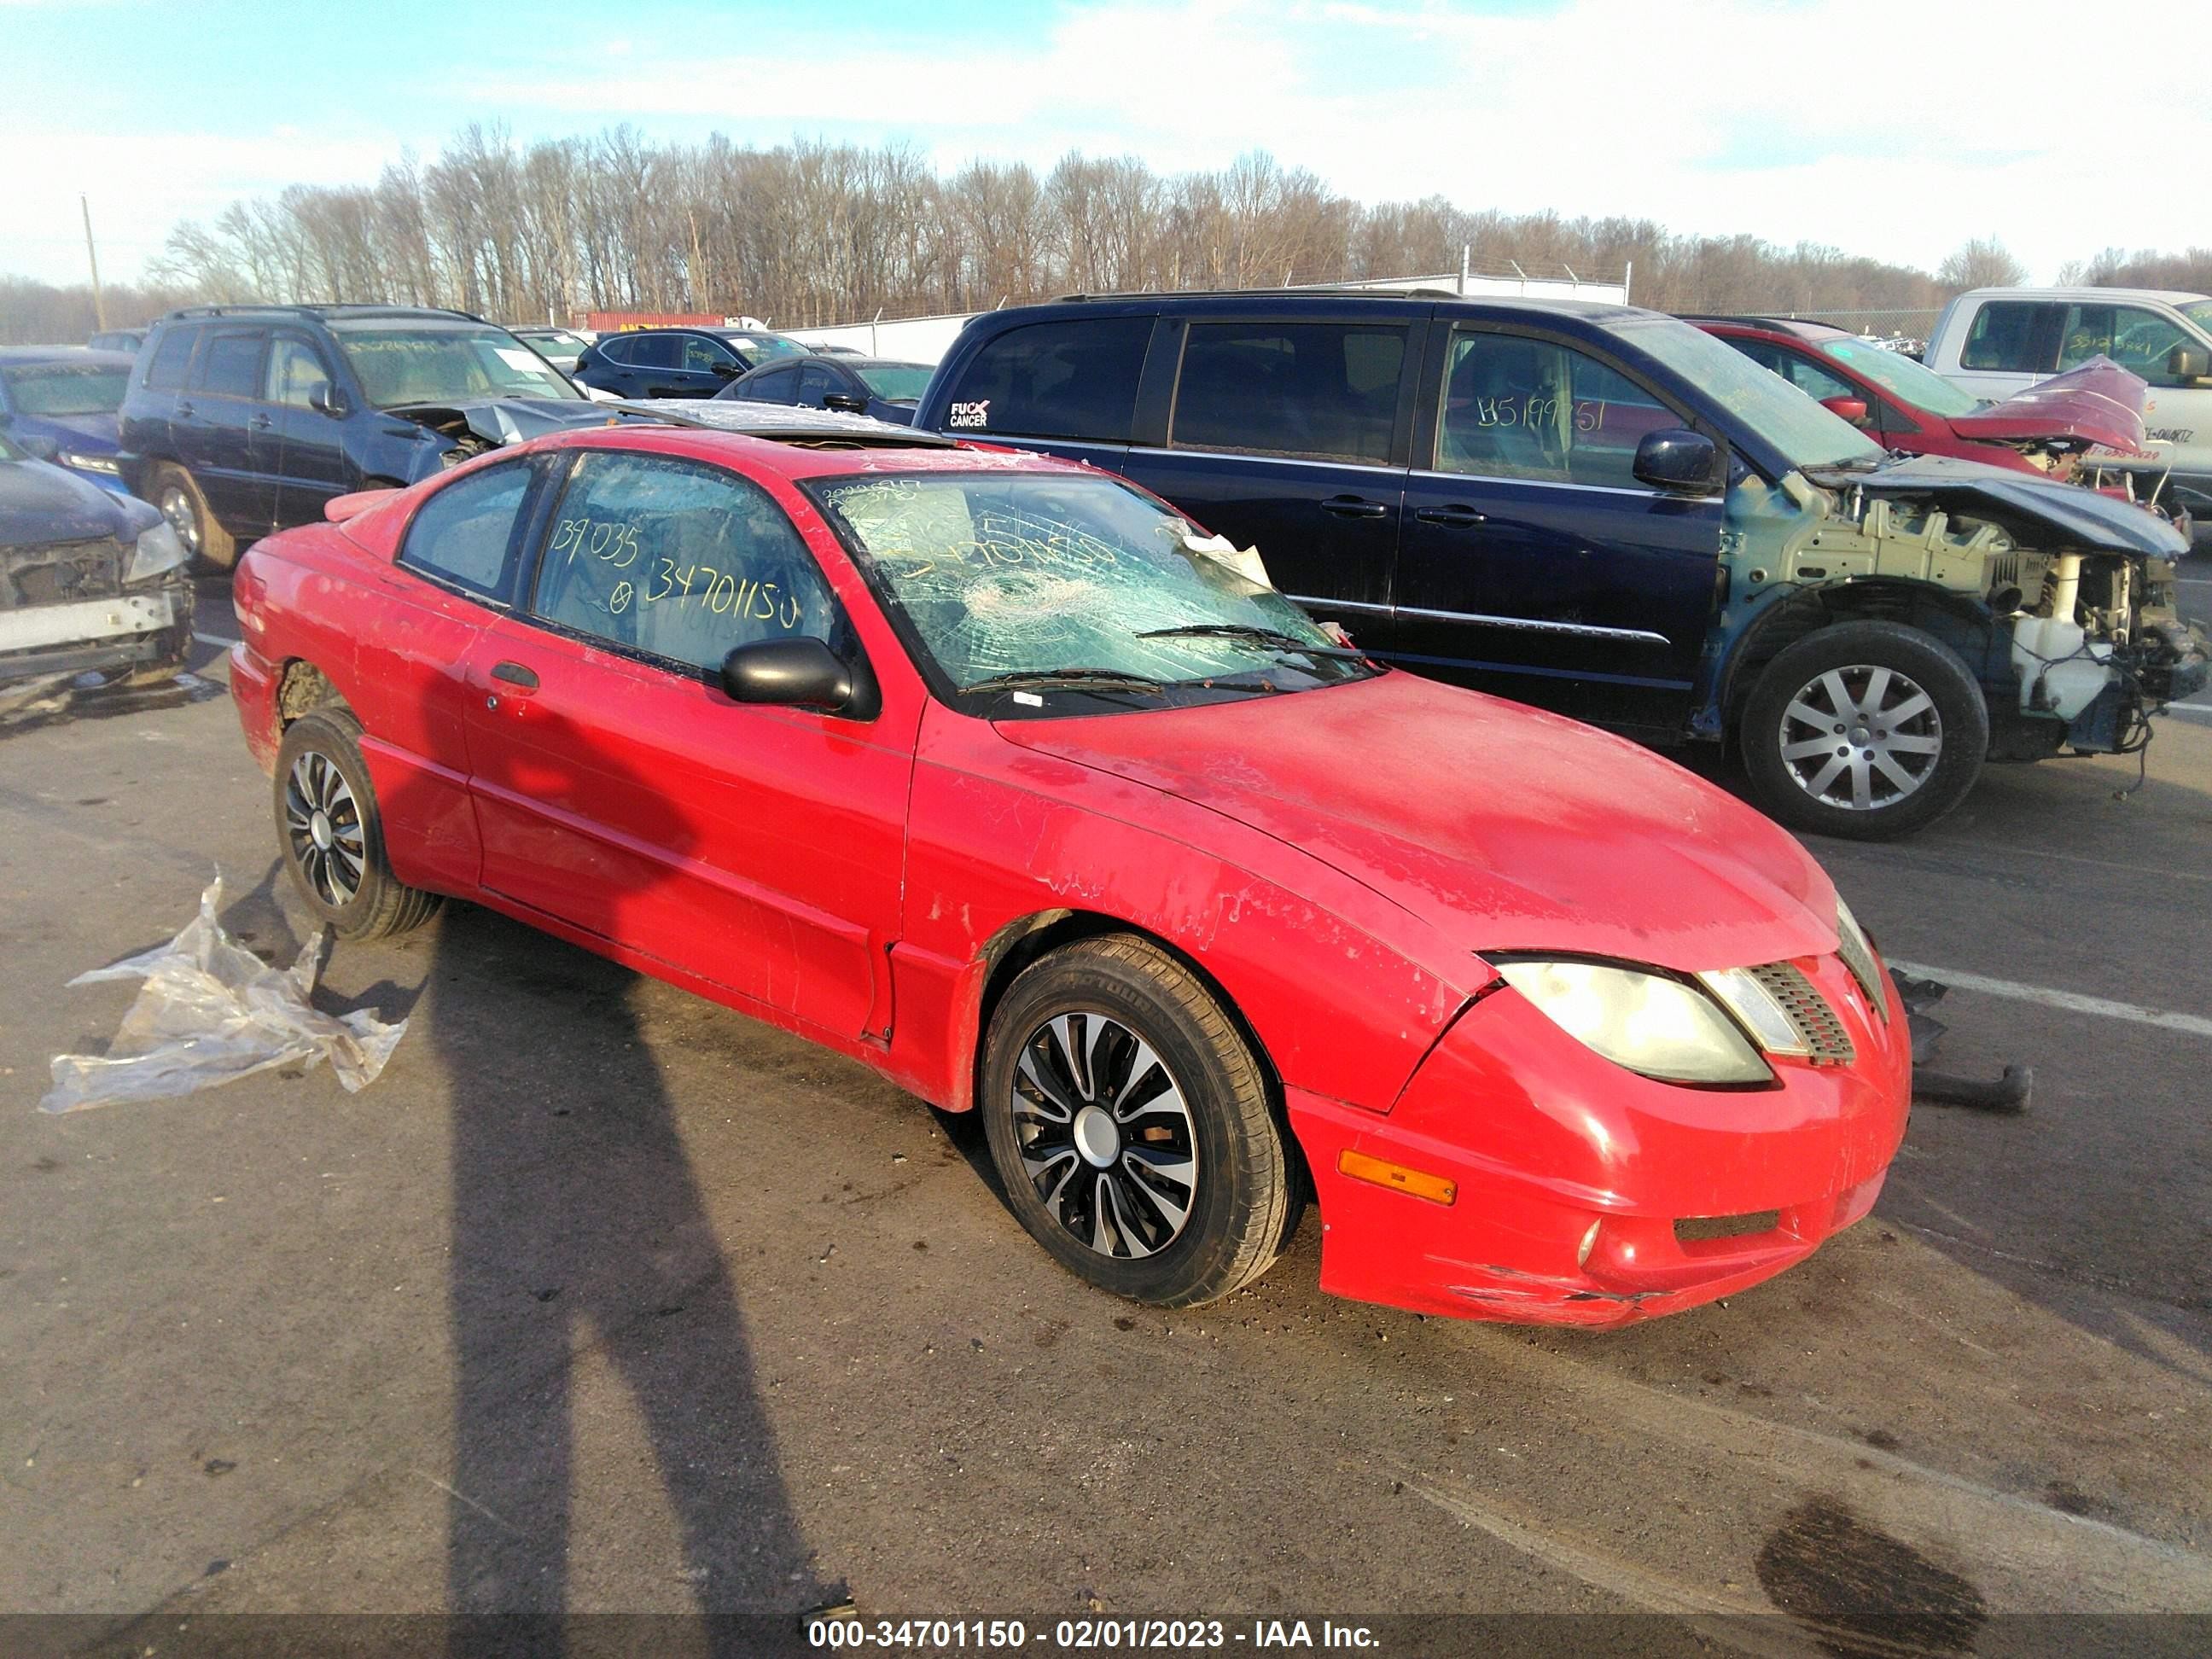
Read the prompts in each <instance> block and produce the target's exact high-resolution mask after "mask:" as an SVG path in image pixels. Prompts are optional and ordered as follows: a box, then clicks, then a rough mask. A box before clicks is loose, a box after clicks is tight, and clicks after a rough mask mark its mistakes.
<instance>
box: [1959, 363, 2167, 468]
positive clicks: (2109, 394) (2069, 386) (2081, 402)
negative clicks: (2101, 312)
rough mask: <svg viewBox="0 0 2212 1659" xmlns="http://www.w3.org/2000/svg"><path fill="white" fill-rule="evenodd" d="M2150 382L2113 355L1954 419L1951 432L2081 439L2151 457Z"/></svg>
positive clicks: (2011, 438)
mask: <svg viewBox="0 0 2212 1659" xmlns="http://www.w3.org/2000/svg"><path fill="white" fill-rule="evenodd" d="M2149 392H2150V383H2149V382H2148V381H2147V380H2144V379H2143V378H2142V376H2141V375H2139V374H2130V373H2129V372H2128V371H2127V370H2126V369H2124V368H2121V367H2120V366H2119V365H2118V363H2116V362H2113V361H2112V359H2111V358H2110V357H2093V358H2091V359H2090V360H2089V361H2088V362H2086V363H2084V364H2082V365H2081V368H2075V369H2069V370H2068V371H2067V372H2066V373H2065V374H2061V375H2058V376H2057V377H2056V378H2054V379H2051V380H2045V381H2043V382H2041V383H2040V384H2039V385H2037V386H2030V387H2029V388H2028V389H2027V391H2025V392H2021V394H2020V396H2018V397H2017V398H2006V399H2005V400H2004V401H2003V402H2002V403H2001V404H1990V406H1989V407H1988V408H1987V409H1983V410H1976V411H1975V412H1974V413H1973V414H1972V415H1954V416H1952V417H1951V429H1952V430H1953V431H1954V432H1955V433H1957V434H1958V435H1960V437H1962V438H1978V439H1982V440H1984V441H1988V442H1990V443H2037V442H2042V443H2048V442H2050V441H2053V440H2055V439H2060V438H2077V439H2080V440H2081V441H2084V442H2086V443H2092V444H2101V445H2103V446H2104V447H2106V448H2108V449H2117V450H2120V451H2123V452H2124V453H2127V454H2130V455H2142V454H2146V453H2148V450H2147V449H2146V448H2145V447H2144V443H2143V402H2144V399H2145V398H2147V397H2148V395H2149Z"/></svg>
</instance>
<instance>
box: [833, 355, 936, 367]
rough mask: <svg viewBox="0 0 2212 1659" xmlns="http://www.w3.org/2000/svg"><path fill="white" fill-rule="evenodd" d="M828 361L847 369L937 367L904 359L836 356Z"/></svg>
mask: <svg viewBox="0 0 2212 1659" xmlns="http://www.w3.org/2000/svg"><path fill="white" fill-rule="evenodd" d="M830 361H831V362H838V363H842V364H843V365H844V366H845V367H846V368H936V367H937V365H936V364H934V363H917V362H914V361H912V360H911V359H909V358H906V357H846V356H838V357H835V358H832V359H831V360H830Z"/></svg>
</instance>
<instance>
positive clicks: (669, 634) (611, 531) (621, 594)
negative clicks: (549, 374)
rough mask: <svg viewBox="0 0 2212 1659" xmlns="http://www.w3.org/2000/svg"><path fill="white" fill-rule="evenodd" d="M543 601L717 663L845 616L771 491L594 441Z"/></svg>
mask: <svg viewBox="0 0 2212 1659" xmlns="http://www.w3.org/2000/svg"><path fill="white" fill-rule="evenodd" d="M531 608H532V611H534V612H535V613H536V614H537V615H538V616H539V617H543V618H544V619H545V620H546V621H548V622H550V623H557V624H559V625H560V626H562V627H563V628H567V629H573V630H574V632H576V633H579V634H584V635H589V636H590V637H592V638H593V639H596V640H602V641H605V642H607V643H608V644H610V645H614V646H618V647H622V648H623V649H625V650H629V651H638V652H643V653H647V654H648V655H651V656H655V657H660V658H664V659H666V660H668V661H670V662H672V663H678V664H682V665H686V666H688V667H691V668H696V669H703V670H707V671H714V670H717V669H720V666H721V665H722V659H723V658H724V657H726V656H727V655H728V654H729V653H730V652H731V651H732V650H733V649H734V648H735V647H738V646H740V645H749V644H750V643H752V642H753V641H757V640H785V639H800V638H809V637H811V638H814V639H818V640H823V641H828V642H829V644H830V645H831V646H832V647H833V648H836V647H838V646H839V645H841V644H842V642H843V639H844V634H845V624H844V622H843V620H842V612H841V611H839V610H838V608H837V603H836V599H834V598H833V597H832V596H831V594H830V592H829V583H828V581H827V580H824V579H823V574H822V572H821V569H820V568H819V567H818V566H817V565H816V564H815V562H814V556H813V555H812V554H811V553H809V552H808V551H807V550H806V544H805V541H803V540H802V539H801V538H800V537H799V531H798V528H797V526H794V525H793V523H792V522H791V519H790V517H789V515H788V514H787V513H785V512H784V510H783V509H782V508H781V507H778V506H777V505H776V504H775V501H773V500H771V499H770V498H769V495H768V492H767V491H766V490H764V489H761V488H760V487H759V486H758V485H757V484H755V483H750V482H748V481H747V480H745V479H743V478H740V477H737V476H736V475H734V474H732V473H729V472H726V471H722V470H721V469H720V467H713V466H704V465H700V464H699V463H697V462H696V461H684V460H677V459H671V458H668V457H664V456H658V455H638V454H630V453H623V452H619V451H614V450H594V451H591V452H589V453H586V454H585V455H584V456H583V457H582V459H580V460H579V461H578V462H577V464H576V470H575V471H574V473H573V474H571V475H570V477H569V480H568V489H567V491H566V492H565V493H564V494H563V495H562V497H561V504H560V506H559V507H556V509H555V511H554V513H553V515H552V529H551V532H550V535H549V536H548V538H547V539H546V542H545V550H544V554H543V555H542V556H540V557H539V559H538V592H537V596H536V599H535V600H534V601H533V603H532V607H531Z"/></svg>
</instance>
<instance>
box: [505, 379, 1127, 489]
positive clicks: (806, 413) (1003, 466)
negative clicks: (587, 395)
mask: <svg viewBox="0 0 2212 1659" xmlns="http://www.w3.org/2000/svg"><path fill="white" fill-rule="evenodd" d="M685 401H686V400H685V399H682V398H656V399H653V400H650V401H646V400H641V401H639V402H635V403H629V404H623V405H620V406H621V407H623V408H631V409H639V410H647V411H649V412H651V413H653V414H655V415H659V416H662V417H663V420H664V422H665V424H654V425H643V424H641V425H637V426H592V427H574V428H569V429H568V430H566V431H562V432H557V433H553V434H550V435H548V436H546V437H544V438H540V439H538V440H536V441H534V442H533V444H532V447H549V448H551V447H560V448H565V447H572V446H576V445H582V446H586V447H592V448H611V449H635V450H642V451H645V452H647V453H653V454H659V455H687V456H690V457H692V458H693V459H698V460H702V461H720V462H722V463H724V464H732V463H734V464H737V465H742V466H744V467H745V468H746V469H748V470H749V471H754V472H765V473H772V474H775V476H777V477H784V478H788V479H792V480H794V481H796V480H798V479H801V478H821V477H842V476H844V475H846V474H849V473H854V472H880V473H909V472H911V473H930V472H1057V473H1065V474H1074V475H1078V476H1081V477H1110V476H1112V475H1110V474H1107V473H1101V472H1099V471H1097V469H1095V468H1092V467H1088V466H1085V465H1083V464H1081V463H1080V462H1077V461H1064V460H1061V459H1059V458H1058V457H1057V456H1052V455H1041V454H1038V453H1036V452H1034V451H1031V450H1024V449H1000V448H996V447H986V446H982V445H976V444H968V443H963V442H961V441H958V440H957V439H952V438H947V437H945V436H944V435H941V434H938V433H927V432H918V431H916V430H915V428H912V427H903V426H896V425H893V424H891V423H890V422H886V421H872V420H869V419H868V418H867V417H866V416H859V415H836V414H834V413H832V412H831V411H829V410H805V409H801V410H791V409H786V408H783V407H781V405H778V404H754V405H746V404H713V403H708V404H702V405H699V408H700V409H701V410H702V412H703V410H709V409H710V410H714V415H713V416H712V417H711V419H712V424H709V423H708V420H704V419H697V418H694V419H691V420H688V421H687V420H685V419H684V415H685V411H684V410H681V409H680V408H679V409H676V410H671V409H669V408H668V407H667V405H668V404H679V405H680V404H684V402H685ZM690 401H692V402H693V403H694V404H697V402H698V400H696V399H695V400H690ZM729 410H736V411H738V413H736V414H734V415H732V414H727V413H725V412H724V411H729ZM794 416H796V417H798V418H793V417H794ZM811 417H819V418H811Z"/></svg>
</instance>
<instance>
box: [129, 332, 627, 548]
mask: <svg viewBox="0 0 2212 1659" xmlns="http://www.w3.org/2000/svg"><path fill="white" fill-rule="evenodd" d="M591 409H592V404H590V403H589V401H588V400H587V399H586V398H585V397H584V395H583V393H581V392H579V391H577V390H576V388H575V387H574V386H573V385H571V384H570V383H569V382H568V380H567V379H566V378H565V377H564V376H563V375H562V374H560V372H559V371H558V370H556V369H555V368H553V366H552V365H551V364H550V363H549V362H546V361H545V359H544V358H543V357H541V356H538V353H536V352H535V351H533V350H532V349H530V348H529V347H528V346H526V345H525V344H523V343H522V342H521V341H520V340H518V339H516V338H515V337H513V335H512V334H509V333H508V332H507V331H506V330H505V329H503V328H500V327H498V326H496V325H494V324H491V323H487V322H485V321H484V320H483V319H482V318H480V317H475V316H471V315H470V314H468V313H465V312H459V311H431V310H422V309H417V308H413V307H400V306H350V305H332V306H196V307H190V308H187V309H185V310H182V311H174V312H171V313H169V314H168V315H167V317H164V318H163V319H161V321H160V322H158V323H156V324H155V325H154V330H153V332H152V334H151V335H150V336H149V337H148V339H147V342H146V343H145V345H144V346H143V348H142V349H140V351H139V353H138V357H137V368H136V370H135V372H134V374H133V375H132V379H131V388H130V390H129V391H128V392H126V393H125V396H124V399H123V407H122V411H121V433H120V441H121V446H122V447H121V449H120V451H119V453H118V454H117V456H116V461H117V465H118V467H119V468H120V469H121V472H122V476H123V477H124V479H125V482H127V483H129V484H130V486H131V489H132V490H133V491H134V492H135V493H136V494H137V495H142V496H143V497H144V498H145V499H146V500H148V501H152V502H153V503H154V504H155V506H156V507H159V508H161V516H162V517H163V518H165V519H167V520H168V521H169V524H170V526H171V527H172V528H173V530H175V532H177V536H178V538H179V540H180V541H182V542H183V543H184V544H185V547H186V549H187V550H190V551H191V553H193V554H195V555H197V556H198V557H200V558H201V559H203V560H204V561H205V562H208V563H210V564H213V565H217V566H223V567H228V565H229V564H230V563H231V562H233V561H234V559H235V558H236V557H237V551H238V548H239V546H240V544H243V543H247V542H251V541H252V540H254V539H255V538H258V537H261V536H265V535H267V534H269V533H270V532H271V531H272V530H280V529H283V528H286V527H288V526H292V525H295V524H306V523H308V522H310V521H312V520H316V519H319V518H320V517H322V514H323V507H324V504H325V502H327V501H330V500H331V497H333V496H336V495H347V494H349V493H350V492H352V491H354V490H356V489H375V488H378V487H380V486H385V485H392V484H409V483H414V482H415V481H416V480H417V479H418V478H423V477H428V476H429V475H431V474H432V473H435V472H436V471H439V470H441V468H443V467H447V466H451V465H453V464H454V463H455V462H457V461H460V460H464V459H467V458H468V457H469V456H471V455H474V454H478V453H482V452H483V451H484V450H485V449H488V448H494V447H497V446H499V445H500V444H502V443H507V442H511V441H513V440H514V439H515V438H517V437H520V436H526V435H533V434H534V433H535V432H536V431H537V430H540V429H545V428H550V427H552V426H557V425H562V424H568V423H572V422H576V421H580V420H582V419H586V418H591V416H590V411H591Z"/></svg>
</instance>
